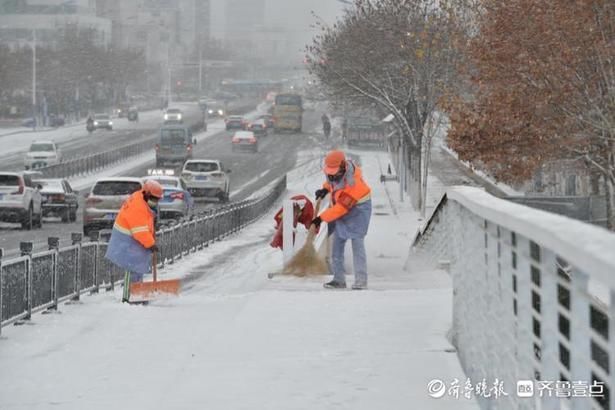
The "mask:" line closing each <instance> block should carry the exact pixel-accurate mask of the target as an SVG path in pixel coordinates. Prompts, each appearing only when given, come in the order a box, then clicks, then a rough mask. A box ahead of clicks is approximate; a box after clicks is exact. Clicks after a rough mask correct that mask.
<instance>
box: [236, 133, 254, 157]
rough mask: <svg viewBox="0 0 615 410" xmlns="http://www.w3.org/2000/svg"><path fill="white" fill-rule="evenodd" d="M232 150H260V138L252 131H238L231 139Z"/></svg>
mask: <svg viewBox="0 0 615 410" xmlns="http://www.w3.org/2000/svg"><path fill="white" fill-rule="evenodd" d="M231 143H232V144H233V145H232V151H233V152H237V151H250V152H258V140H257V139H256V136H254V133H253V132H252V131H237V132H236V133H235V135H234V136H233V139H232V140H231Z"/></svg>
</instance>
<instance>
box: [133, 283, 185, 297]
mask: <svg viewBox="0 0 615 410" xmlns="http://www.w3.org/2000/svg"><path fill="white" fill-rule="evenodd" d="M180 287H181V282H180V280H179V279H170V280H160V281H156V282H137V283H131V284H130V298H131V299H132V297H133V296H134V297H135V299H149V298H153V297H155V296H156V295H157V294H160V295H178V294H179V290H180Z"/></svg>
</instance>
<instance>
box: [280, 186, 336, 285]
mask: <svg viewBox="0 0 615 410" xmlns="http://www.w3.org/2000/svg"><path fill="white" fill-rule="evenodd" d="M321 201H322V198H319V199H318V200H317V201H316V211H315V213H314V215H316V216H318V212H319V211H320V203H321ZM315 237H316V227H315V226H314V225H311V226H310V229H309V231H308V234H307V238H306V240H305V244H304V245H303V247H302V248H301V249H299V251H298V252H297V253H296V254H295V255H294V256H293V257H292V258H291V260H290V261H289V262H288V263H287V264H286V266H284V270H283V271H282V274H283V275H294V276H299V277H302V276H308V275H326V274H328V273H329V267H328V266H327V263H326V262H325V261H324V259H322V258H321V257H320V256H319V255H318V253H317V252H316V248H314V238H315Z"/></svg>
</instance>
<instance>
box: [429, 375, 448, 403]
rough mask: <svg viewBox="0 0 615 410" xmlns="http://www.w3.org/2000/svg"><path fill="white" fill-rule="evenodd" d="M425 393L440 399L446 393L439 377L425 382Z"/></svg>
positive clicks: (444, 385)
mask: <svg viewBox="0 0 615 410" xmlns="http://www.w3.org/2000/svg"><path fill="white" fill-rule="evenodd" d="M427 393H428V394H429V396H430V397H432V398H434V399H440V398H442V397H444V395H445V394H446V384H445V383H444V382H443V381H442V380H439V379H434V380H432V381H430V382H429V383H427Z"/></svg>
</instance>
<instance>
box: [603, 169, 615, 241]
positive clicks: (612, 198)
mask: <svg viewBox="0 0 615 410" xmlns="http://www.w3.org/2000/svg"><path fill="white" fill-rule="evenodd" d="M604 181H605V184H604V186H605V191H606V192H605V194H606V227H607V229H608V230H610V231H615V181H614V180H613V178H609V177H606V178H605V179H604Z"/></svg>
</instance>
